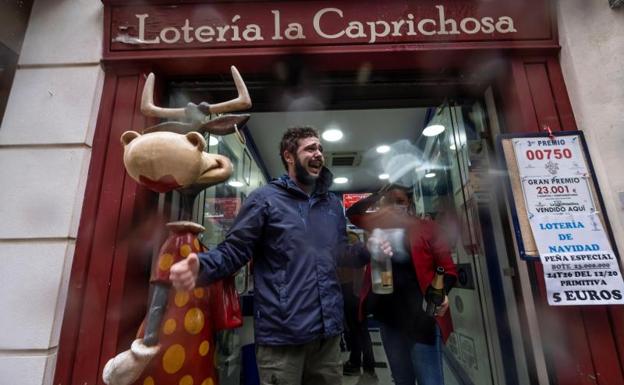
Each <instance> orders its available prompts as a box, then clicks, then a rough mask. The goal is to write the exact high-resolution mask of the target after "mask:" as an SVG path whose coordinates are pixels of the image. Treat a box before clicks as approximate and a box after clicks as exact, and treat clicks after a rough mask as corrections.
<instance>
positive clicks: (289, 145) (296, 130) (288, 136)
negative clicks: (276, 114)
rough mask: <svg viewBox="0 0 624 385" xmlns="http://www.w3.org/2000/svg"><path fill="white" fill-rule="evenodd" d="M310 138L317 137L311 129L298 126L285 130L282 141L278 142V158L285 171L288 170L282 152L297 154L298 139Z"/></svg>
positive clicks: (314, 130)
mask: <svg viewBox="0 0 624 385" xmlns="http://www.w3.org/2000/svg"><path fill="white" fill-rule="evenodd" d="M311 137H314V138H318V137H319V134H318V131H316V129H315V128H313V127H309V126H298V127H290V128H289V129H287V130H286V132H285V133H284V135H283V136H282V141H281V142H280V158H281V159H282V164H283V165H284V168H285V169H286V170H288V164H287V163H286V159H285V158H284V151H288V152H290V153H291V154H295V153H296V152H297V148H298V147H299V139H305V138H311Z"/></svg>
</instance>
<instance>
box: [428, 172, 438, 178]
mask: <svg viewBox="0 0 624 385" xmlns="http://www.w3.org/2000/svg"><path fill="white" fill-rule="evenodd" d="M434 176H436V173H435V172H428V173H426V174H425V178H433V177H434Z"/></svg>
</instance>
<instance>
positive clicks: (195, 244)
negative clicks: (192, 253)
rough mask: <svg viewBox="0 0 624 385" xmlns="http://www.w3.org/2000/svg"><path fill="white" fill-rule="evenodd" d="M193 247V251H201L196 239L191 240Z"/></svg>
mask: <svg viewBox="0 0 624 385" xmlns="http://www.w3.org/2000/svg"><path fill="white" fill-rule="evenodd" d="M193 246H195V250H197V251H201V247H200V245H199V240H198V239H197V238H195V239H193Z"/></svg>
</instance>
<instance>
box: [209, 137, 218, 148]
mask: <svg viewBox="0 0 624 385" xmlns="http://www.w3.org/2000/svg"><path fill="white" fill-rule="evenodd" d="M217 144H219V139H217V137H216V136H212V135H210V139H209V140H208V145H210V146H216V145H217Z"/></svg>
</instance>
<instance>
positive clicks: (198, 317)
mask: <svg viewBox="0 0 624 385" xmlns="http://www.w3.org/2000/svg"><path fill="white" fill-rule="evenodd" d="M184 328H185V329H186V331H187V332H189V333H190V334H193V335H195V334H198V333H199V332H200V331H201V330H202V329H203V328H204V313H203V312H202V311H201V310H200V309H199V308H196V307H194V308H192V309H190V310H189V311H187V312H186V314H185V315H184Z"/></svg>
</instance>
